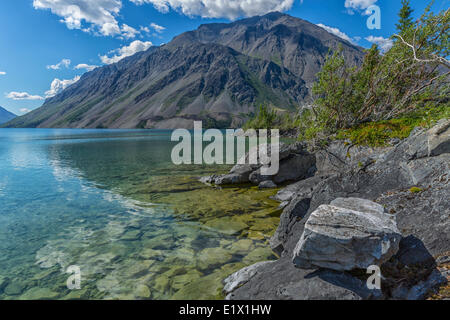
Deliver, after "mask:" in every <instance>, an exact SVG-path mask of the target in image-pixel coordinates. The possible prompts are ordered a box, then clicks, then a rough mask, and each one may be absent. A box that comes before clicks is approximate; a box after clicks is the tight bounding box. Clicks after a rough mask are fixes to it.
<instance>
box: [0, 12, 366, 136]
mask: <svg viewBox="0 0 450 320" xmlns="http://www.w3.org/2000/svg"><path fill="white" fill-rule="evenodd" d="M339 45H342V47H343V49H344V53H345V54H346V55H347V56H348V57H351V58H352V61H354V62H355V63H358V62H359V61H360V60H361V59H362V57H363V53H362V51H361V50H360V49H359V48H358V47H355V46H353V45H351V44H350V43H348V42H345V41H343V40H341V39H340V38H337V37H336V36H334V35H331V34H329V33H328V32H326V31H325V30H323V29H321V28H319V27H317V26H315V25H313V24H310V23H308V22H306V21H303V20H301V19H297V18H293V17H290V16H288V15H284V14H279V13H273V14H269V15H266V16H263V17H254V18H250V19H245V20H241V21H237V22H234V23H231V24H212V25H203V26H201V27H200V28H199V29H198V30H196V31H192V32H187V33H184V34H182V35H180V36H178V37H176V38H174V40H173V41H171V42H170V43H168V44H166V45H163V46H161V47H154V48H151V49H149V50H148V51H146V52H140V53H138V54H136V55H134V56H132V57H129V58H126V59H124V60H122V61H120V62H119V63H116V64H113V65H108V66H105V67H102V68H97V69H95V70H93V71H91V72H89V73H86V74H85V75H83V76H82V78H81V79H80V80H79V81H78V82H77V83H75V84H74V85H72V86H70V87H69V88H67V89H66V90H64V91H63V92H61V93H60V94H58V95H57V96H55V97H53V98H50V99H48V100H46V102H45V103H44V105H43V106H42V107H41V108H39V109H37V110H35V111H33V112H31V113H29V114H27V115H25V116H23V117H19V118H17V119H14V120H13V121H11V122H9V123H7V124H6V126H7V127H65V128H181V127H184V128H192V126H193V120H203V121H204V122H205V125H206V126H214V127H238V126H240V125H241V124H242V123H243V122H244V121H245V120H246V119H247V118H248V116H249V114H250V113H252V112H254V110H255V108H256V107H257V106H258V105H259V104H261V103H269V104H271V105H273V106H275V107H278V108H281V109H291V110H293V109H295V108H298V107H299V106H300V105H302V104H304V103H305V101H307V99H308V98H309V89H308V88H309V87H310V86H311V85H312V82H313V81H314V76H315V74H316V73H317V72H318V71H319V70H320V68H321V66H322V65H323V63H324V59H325V56H326V55H327V53H328V51H329V50H330V49H335V48H337V47H338V46H339Z"/></svg>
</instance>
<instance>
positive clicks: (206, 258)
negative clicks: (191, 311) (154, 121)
mask: <svg viewBox="0 0 450 320" xmlns="http://www.w3.org/2000/svg"><path fill="white" fill-rule="evenodd" d="M170 136H171V131H164V130H154V131H153V130H63V129H54V130H53V129H0V253H1V255H0V299H222V298H223V294H222V288H223V284H222V281H223V280H224V279H225V278H226V277H227V276H228V275H230V274H231V273H233V272H235V271H237V270H239V269H241V268H242V267H245V266H247V265H251V264H253V263H256V262H259V261H264V260H268V259H275V257H274V256H273V253H272V252H271V251H270V249H269V246H268V239H269V238H270V236H271V235H272V234H273V232H274V231H275V229H276V226H277V225H278V222H279V214H280V212H279V210H278V209H277V207H278V203H277V202H275V201H273V200H270V199H269V197H270V196H271V195H273V194H274V193H275V192H276V190H268V191H258V190H256V189H255V188H253V187H245V188H231V187H230V188H223V189H218V188H212V187H210V186H206V185H203V184H201V183H199V182H198V178H199V177H200V176H203V175H208V174H214V173H221V172H226V171H227V170H229V169H230V167H229V166H207V165H199V166H189V165H182V166H176V165H174V164H172V162H171V158H170V156H171V150H172V148H173V146H174V145H175V143H174V142H171V141H170ZM70 266H78V267H79V268H80V270H81V279H82V281H81V289H80V290H69V289H68V288H67V284H66V283H67V279H68V278H69V276H70V274H67V273H66V271H67V268H68V267H70Z"/></svg>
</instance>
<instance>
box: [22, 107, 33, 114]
mask: <svg viewBox="0 0 450 320" xmlns="http://www.w3.org/2000/svg"><path fill="white" fill-rule="evenodd" d="M31 111H32V110H30V109H27V108H22V109H19V112H20V113H21V114H22V115H24V114H26V113H29V112H31Z"/></svg>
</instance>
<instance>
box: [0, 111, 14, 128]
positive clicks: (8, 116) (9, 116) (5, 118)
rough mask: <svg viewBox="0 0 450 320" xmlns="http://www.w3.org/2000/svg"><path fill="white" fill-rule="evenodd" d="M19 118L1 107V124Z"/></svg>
mask: <svg viewBox="0 0 450 320" xmlns="http://www.w3.org/2000/svg"><path fill="white" fill-rule="evenodd" d="M15 117H17V116H16V115H15V114H14V113H12V112H9V111H8V110H6V109H4V108H2V107H0V124H2V123H6V122H8V121H10V120H12V119H14V118H15Z"/></svg>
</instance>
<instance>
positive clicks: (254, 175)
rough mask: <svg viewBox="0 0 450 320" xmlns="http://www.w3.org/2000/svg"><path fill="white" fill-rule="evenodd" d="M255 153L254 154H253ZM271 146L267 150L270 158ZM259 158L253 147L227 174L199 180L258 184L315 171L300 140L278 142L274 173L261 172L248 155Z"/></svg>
mask: <svg viewBox="0 0 450 320" xmlns="http://www.w3.org/2000/svg"><path fill="white" fill-rule="evenodd" d="M255 153H256V154H255ZM270 155H271V148H269V149H268V150H267V157H269V158H270ZM251 156H253V157H256V158H259V153H258V148H253V149H252V150H250V151H249V152H248V153H247V154H246V155H245V164H237V165H235V166H234V167H233V168H232V169H231V171H230V172H229V173H228V174H225V175H212V176H209V177H203V178H200V182H202V183H207V184H216V185H236V184H246V183H253V184H255V185H259V184H260V183H262V182H265V181H272V182H273V183H275V184H281V183H284V182H288V181H297V180H299V179H304V178H307V177H309V176H311V175H313V174H314V172H315V171H316V168H315V161H316V158H315V156H314V155H312V154H310V153H308V152H307V151H306V146H305V145H304V144H302V143H300V142H297V143H294V144H283V143H281V144H280V152H279V171H278V173H277V174H276V175H273V176H265V175H262V174H261V167H262V165H261V164H249V162H250V157H251Z"/></svg>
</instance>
